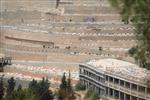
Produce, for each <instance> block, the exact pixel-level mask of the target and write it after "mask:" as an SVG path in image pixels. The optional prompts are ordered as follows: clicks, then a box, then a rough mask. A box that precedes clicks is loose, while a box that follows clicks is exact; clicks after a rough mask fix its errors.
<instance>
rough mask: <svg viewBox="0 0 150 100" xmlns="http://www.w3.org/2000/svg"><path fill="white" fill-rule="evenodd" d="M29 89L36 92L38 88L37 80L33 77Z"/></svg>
mask: <svg viewBox="0 0 150 100" xmlns="http://www.w3.org/2000/svg"><path fill="white" fill-rule="evenodd" d="M29 89H30V90H32V92H33V93H36V91H37V90H36V89H37V81H36V80H35V79H33V80H32V81H31V82H30V83H29Z"/></svg>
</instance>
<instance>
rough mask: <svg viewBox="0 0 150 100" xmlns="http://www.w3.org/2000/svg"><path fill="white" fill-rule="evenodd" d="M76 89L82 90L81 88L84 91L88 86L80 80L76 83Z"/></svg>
mask: <svg viewBox="0 0 150 100" xmlns="http://www.w3.org/2000/svg"><path fill="white" fill-rule="evenodd" d="M75 89H76V91H80V90H81V91H83V90H85V89H86V87H85V85H84V84H83V83H82V82H81V81H79V82H78V83H77V84H76V86H75Z"/></svg>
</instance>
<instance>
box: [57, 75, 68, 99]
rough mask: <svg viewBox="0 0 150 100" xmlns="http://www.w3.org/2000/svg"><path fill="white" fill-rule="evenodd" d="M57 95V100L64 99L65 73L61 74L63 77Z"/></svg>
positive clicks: (65, 87)
mask: <svg viewBox="0 0 150 100" xmlns="http://www.w3.org/2000/svg"><path fill="white" fill-rule="evenodd" d="M59 88H60V89H59V93H58V99H59V100H64V99H65V97H66V95H67V94H66V91H67V81H66V75H65V73H64V74H63V77H62V79H61V84H60V87H59Z"/></svg>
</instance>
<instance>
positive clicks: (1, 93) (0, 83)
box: [0, 77, 5, 100]
mask: <svg viewBox="0 0 150 100" xmlns="http://www.w3.org/2000/svg"><path fill="white" fill-rule="evenodd" d="M4 90H5V89H4V85H3V77H1V78H0V100H1V99H2V98H3V96H4Z"/></svg>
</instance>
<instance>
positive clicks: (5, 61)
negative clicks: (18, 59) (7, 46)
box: [0, 54, 11, 72]
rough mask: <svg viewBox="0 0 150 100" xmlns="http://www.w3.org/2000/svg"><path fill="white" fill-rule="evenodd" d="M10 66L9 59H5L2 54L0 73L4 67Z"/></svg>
mask: <svg viewBox="0 0 150 100" xmlns="http://www.w3.org/2000/svg"><path fill="white" fill-rule="evenodd" d="M10 64H11V57H5V55H4V54H0V72H3V67H4V66H5V65H10Z"/></svg>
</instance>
